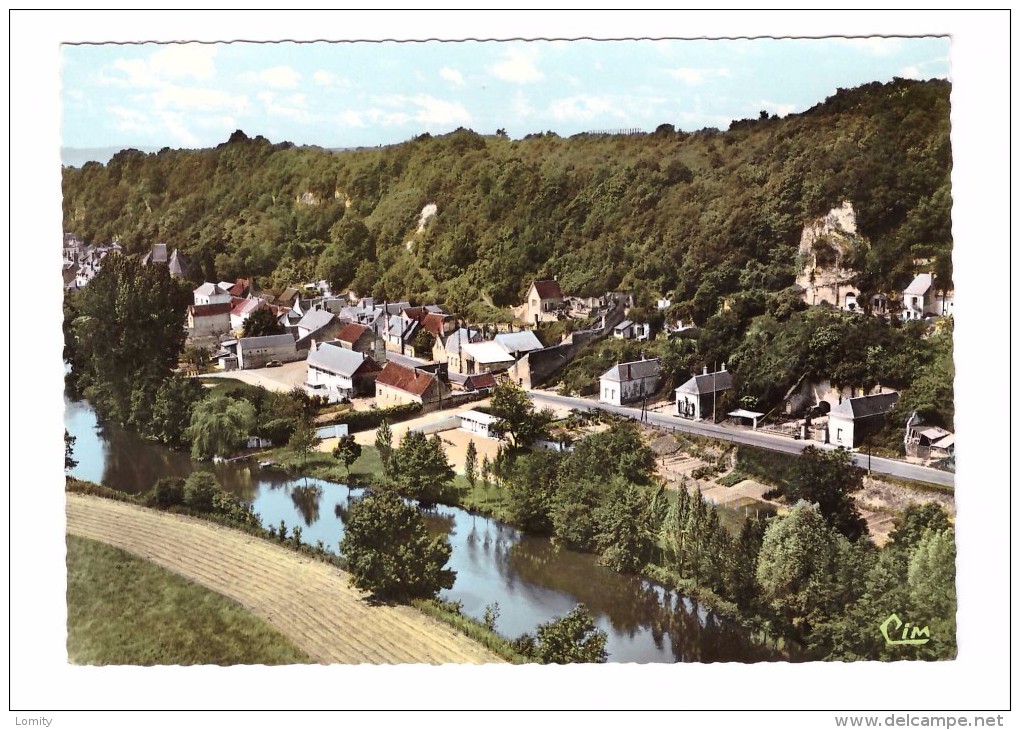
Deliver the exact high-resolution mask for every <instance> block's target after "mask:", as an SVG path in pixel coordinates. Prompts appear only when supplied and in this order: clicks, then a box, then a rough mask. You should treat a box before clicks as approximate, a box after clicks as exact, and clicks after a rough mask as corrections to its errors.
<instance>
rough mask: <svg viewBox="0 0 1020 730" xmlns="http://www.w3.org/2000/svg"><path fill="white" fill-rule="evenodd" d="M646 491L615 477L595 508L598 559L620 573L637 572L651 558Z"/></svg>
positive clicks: (650, 534)
mask: <svg viewBox="0 0 1020 730" xmlns="http://www.w3.org/2000/svg"><path fill="white" fill-rule="evenodd" d="M649 507H650V504H649V499H648V497H647V496H646V493H644V492H642V491H641V490H640V489H639V488H638V487H637V486H635V485H634V484H630V483H629V482H627V481H625V480H623V479H621V478H620V477H616V478H614V479H613V480H612V481H610V482H609V484H607V485H606V492H605V494H604V495H603V498H602V503H601V504H600V505H599V506H598V507H597V508H596V509H595V519H596V522H597V524H598V531H597V532H596V534H595V547H596V549H597V550H598V552H599V562H600V563H602V564H603V565H605V566H607V567H609V568H612V569H613V570H615V571H617V572H619V573H636V572H637V571H638V570H640V568H641V567H642V566H643V565H644V564H645V563H647V562H648V560H649V559H650V558H651V553H652V548H653V547H654V544H655V543H654V539H653V535H652V529H651V528H652V524H651V523H652V520H651V514H650V510H649Z"/></svg>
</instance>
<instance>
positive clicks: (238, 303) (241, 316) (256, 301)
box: [230, 297, 269, 332]
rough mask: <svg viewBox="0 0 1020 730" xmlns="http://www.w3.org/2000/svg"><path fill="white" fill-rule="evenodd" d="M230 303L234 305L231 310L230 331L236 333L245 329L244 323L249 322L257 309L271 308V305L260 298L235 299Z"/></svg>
mask: <svg viewBox="0 0 1020 730" xmlns="http://www.w3.org/2000/svg"><path fill="white" fill-rule="evenodd" d="M230 301H231V303H232V304H233V305H234V306H233V308H232V309H231V310H230V329H232V330H234V331H236V332H240V331H241V330H242V329H244V323H245V322H247V321H248V317H250V316H251V315H252V313H253V312H254V311H255V310H256V309H263V308H268V307H269V304H268V303H267V302H266V301H265V300H264V299H260V298H259V297H251V298H250V299H240V298H238V297H233V298H231V300H230Z"/></svg>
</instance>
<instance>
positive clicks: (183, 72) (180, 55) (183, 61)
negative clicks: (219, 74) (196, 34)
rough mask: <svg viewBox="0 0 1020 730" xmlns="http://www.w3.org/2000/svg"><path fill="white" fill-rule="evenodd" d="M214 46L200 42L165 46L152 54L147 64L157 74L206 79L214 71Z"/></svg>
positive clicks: (174, 77) (176, 77)
mask: <svg viewBox="0 0 1020 730" xmlns="http://www.w3.org/2000/svg"><path fill="white" fill-rule="evenodd" d="M215 57H216V46H210V45H203V44H200V43H186V44H183V45H171V46H166V47H165V48H163V50H161V51H157V52H156V53H154V54H152V57H151V58H150V59H149V65H150V66H151V68H152V70H153V71H154V72H155V73H156V74H157V75H159V76H165V77H167V78H171V79H184V78H190V79H196V80H198V81H207V80H209V79H211V78H212V77H213V75H214V74H215V73H216V66H215V63H214V62H213V59H214V58H215Z"/></svg>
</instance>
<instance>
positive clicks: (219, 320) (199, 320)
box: [188, 302, 230, 339]
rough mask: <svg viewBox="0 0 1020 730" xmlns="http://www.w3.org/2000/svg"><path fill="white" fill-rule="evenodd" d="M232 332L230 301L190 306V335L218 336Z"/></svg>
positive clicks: (196, 336)
mask: <svg viewBox="0 0 1020 730" xmlns="http://www.w3.org/2000/svg"><path fill="white" fill-rule="evenodd" d="M228 332H230V302H227V303H226V304H223V303H216V304H191V305H189V306H188V336H189V337H190V338H192V339H196V338H199V337H217V336H219V335H225V334H227V333H228Z"/></svg>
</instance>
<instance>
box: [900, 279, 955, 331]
mask: <svg viewBox="0 0 1020 730" xmlns="http://www.w3.org/2000/svg"><path fill="white" fill-rule="evenodd" d="M901 306H902V309H901V311H900V317H901V318H902V319H903V320H904V321H908V320H912V319H924V318H925V317H946V316H948V315H951V314H952V313H953V293H952V292H951V291H950V292H939V291H936V280H935V275H934V274H918V275H917V276H915V277H914V280H913V281H911V282H910V285H909V286H908V287H907V288H906V289H904V290H903V298H902V301H901Z"/></svg>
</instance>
